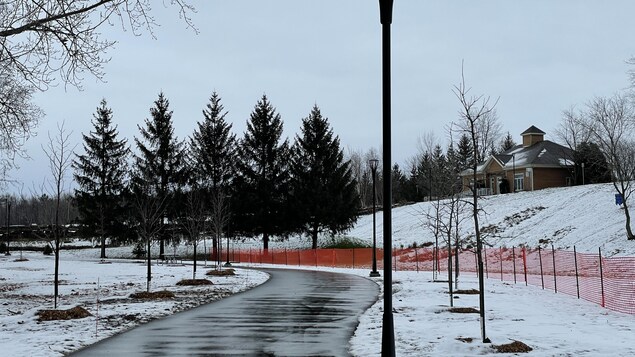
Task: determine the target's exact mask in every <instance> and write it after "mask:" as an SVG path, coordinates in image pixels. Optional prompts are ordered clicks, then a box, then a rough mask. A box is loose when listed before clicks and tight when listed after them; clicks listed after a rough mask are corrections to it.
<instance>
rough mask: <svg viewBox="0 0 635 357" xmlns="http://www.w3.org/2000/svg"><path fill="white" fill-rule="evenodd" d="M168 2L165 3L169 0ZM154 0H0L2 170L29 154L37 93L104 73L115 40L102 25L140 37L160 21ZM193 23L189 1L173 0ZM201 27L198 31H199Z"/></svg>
mask: <svg viewBox="0 0 635 357" xmlns="http://www.w3.org/2000/svg"><path fill="white" fill-rule="evenodd" d="M166 2H168V1H164V2H163V3H166ZM155 4H156V2H154V1H151V0H11V1H0V153H1V154H2V155H1V156H0V164H2V167H0V170H3V171H6V170H8V169H10V168H12V167H13V157H14V156H15V155H20V154H24V153H23V151H22V146H23V144H24V141H25V140H26V139H28V138H29V137H30V136H31V135H32V131H33V129H34V128H35V127H36V126H37V124H38V122H39V120H40V118H41V116H42V113H41V111H40V110H39V109H38V108H37V106H35V105H34V104H32V97H31V96H32V93H33V92H34V91H36V90H41V91H45V90H47V89H48V88H49V87H50V86H53V85H55V84H56V79H57V78H59V79H61V81H62V83H64V84H65V85H71V86H75V87H77V88H80V89H81V81H82V80H83V74H84V73H88V74H90V75H92V76H94V77H96V78H97V79H102V78H103V76H104V70H103V66H104V64H105V63H106V62H108V58H107V57H106V52H107V50H108V49H110V48H111V47H112V46H113V45H114V44H115V42H114V41H112V40H108V39H106V38H104V37H103V35H102V33H101V32H100V28H102V27H103V26H104V25H106V26H108V25H114V24H118V25H119V26H120V27H121V28H122V29H123V30H131V32H132V33H134V34H135V35H137V34H140V33H141V32H142V31H148V32H149V33H150V34H151V35H152V36H154V35H153V32H152V31H153V28H155V26H157V23H156V21H155V19H154V17H153V16H152V5H155ZM169 4H170V5H172V6H175V7H176V8H177V9H178V12H179V16H180V17H181V18H182V19H183V20H184V21H185V23H186V24H187V25H188V27H191V28H193V29H194V27H193V26H192V22H191V18H190V16H191V14H192V13H193V12H195V9H194V8H193V7H192V6H191V5H189V4H188V1H187V0H169ZM194 31H196V29H194Z"/></svg>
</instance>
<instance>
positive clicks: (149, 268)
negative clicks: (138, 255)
mask: <svg viewBox="0 0 635 357" xmlns="http://www.w3.org/2000/svg"><path fill="white" fill-rule="evenodd" d="M147 249H148V276H147V277H146V291H147V292H150V280H152V264H151V263H152V259H151V255H150V238H148V239H147Z"/></svg>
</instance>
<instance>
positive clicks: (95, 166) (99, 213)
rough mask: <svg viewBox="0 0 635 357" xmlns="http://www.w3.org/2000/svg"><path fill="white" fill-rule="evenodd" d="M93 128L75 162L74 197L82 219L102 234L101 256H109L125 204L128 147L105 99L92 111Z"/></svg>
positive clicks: (100, 238) (100, 236)
mask: <svg viewBox="0 0 635 357" xmlns="http://www.w3.org/2000/svg"><path fill="white" fill-rule="evenodd" d="M92 124H93V127H94V131H91V132H90V133H89V134H88V135H86V134H84V135H83V138H84V154H83V155H77V157H76V159H75V161H74V162H73V168H74V169H75V172H74V177H75V181H76V182H77V184H78V188H77V189H75V197H76V200H77V204H78V207H79V209H80V211H81V213H82V214H81V220H82V223H84V224H86V225H88V226H90V227H92V229H94V230H95V231H96V232H97V233H98V234H99V241H100V245H101V252H100V257H101V258H102V259H103V258H106V237H108V236H109V237H111V239H113V238H114V235H115V234H116V231H117V227H118V226H121V224H120V221H121V220H122V219H123V215H124V212H123V211H124V207H123V201H122V200H121V194H122V193H123V191H124V189H125V185H126V178H127V170H128V169H127V160H126V159H127V156H128V151H129V150H128V147H127V142H126V140H125V139H122V140H119V139H118V138H117V136H118V132H117V127H116V126H115V125H113V124H112V110H111V109H110V108H108V106H107V103H106V100H102V101H101V103H100V106H99V107H98V108H97V113H96V114H94V115H93V120H92Z"/></svg>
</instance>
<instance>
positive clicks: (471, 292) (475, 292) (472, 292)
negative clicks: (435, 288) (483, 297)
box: [454, 289, 479, 295]
mask: <svg viewBox="0 0 635 357" xmlns="http://www.w3.org/2000/svg"><path fill="white" fill-rule="evenodd" d="M454 293H455V294H463V295H478V293H479V291H478V290H476V289H467V290H460V289H459V290H456V291H454Z"/></svg>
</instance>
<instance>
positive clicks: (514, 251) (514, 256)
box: [512, 247, 516, 284]
mask: <svg viewBox="0 0 635 357" xmlns="http://www.w3.org/2000/svg"><path fill="white" fill-rule="evenodd" d="M512 262H513V263H514V264H513V265H514V284H516V247H512Z"/></svg>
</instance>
